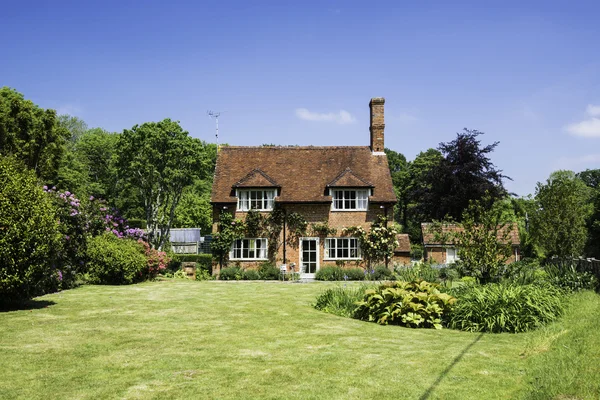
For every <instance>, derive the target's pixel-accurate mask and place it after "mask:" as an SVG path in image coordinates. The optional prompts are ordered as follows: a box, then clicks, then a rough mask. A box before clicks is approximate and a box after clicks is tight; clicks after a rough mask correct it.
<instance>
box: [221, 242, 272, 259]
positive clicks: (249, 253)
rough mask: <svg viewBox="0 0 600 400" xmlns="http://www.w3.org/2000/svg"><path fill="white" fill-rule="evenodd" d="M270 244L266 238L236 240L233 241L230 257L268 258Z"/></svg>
mask: <svg viewBox="0 0 600 400" xmlns="http://www.w3.org/2000/svg"><path fill="white" fill-rule="evenodd" d="M268 245H269V242H268V240H267V239H266V238H243V239H238V240H234V241H233V243H231V250H230V251H229V259H230V260H240V261H261V260H267V259H268V255H267V253H268ZM236 255H237V257H236Z"/></svg>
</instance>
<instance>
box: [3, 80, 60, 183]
mask: <svg viewBox="0 0 600 400" xmlns="http://www.w3.org/2000/svg"><path fill="white" fill-rule="evenodd" d="M70 136H71V134H70V132H69V131H68V130H67V129H66V128H65V127H64V126H62V125H61V124H60V123H59V120H58V118H57V117H56V111H54V110H51V109H48V110H45V109H43V108H40V107H38V106H37V105H35V104H33V102H32V101H30V100H25V98H24V97H23V95H22V94H21V93H19V92H17V91H16V90H14V89H10V88H8V87H3V88H1V89H0V154H2V155H4V156H7V155H13V156H15V157H16V158H17V159H18V160H20V161H22V162H23V164H24V165H25V166H26V167H28V168H30V169H31V170H33V171H34V172H35V174H36V175H37V176H38V177H39V178H41V179H42V180H45V181H52V180H53V179H54V178H55V177H56V174H57V171H58V166H59V163H60V160H61V157H62V156H63V153H64V151H65V142H66V140H67V139H68V138H69V137H70Z"/></svg>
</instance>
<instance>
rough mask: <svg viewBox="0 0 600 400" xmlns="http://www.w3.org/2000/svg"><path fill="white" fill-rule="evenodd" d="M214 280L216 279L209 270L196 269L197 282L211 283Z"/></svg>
mask: <svg viewBox="0 0 600 400" xmlns="http://www.w3.org/2000/svg"><path fill="white" fill-rule="evenodd" d="M196 265H198V264H196ZM212 279H215V278H214V276H212V274H211V273H210V272H209V271H208V270H206V269H204V268H202V267H196V280H197V281H210V280H212Z"/></svg>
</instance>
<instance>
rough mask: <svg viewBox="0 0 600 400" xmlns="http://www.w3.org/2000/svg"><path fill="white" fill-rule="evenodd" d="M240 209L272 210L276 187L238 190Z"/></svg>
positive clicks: (238, 206)
mask: <svg viewBox="0 0 600 400" xmlns="http://www.w3.org/2000/svg"><path fill="white" fill-rule="evenodd" d="M237 198H238V205H237V209H238V211H250V210H257V211H272V210H273V199H274V198H275V189H248V190H242V189H238V190H237Z"/></svg>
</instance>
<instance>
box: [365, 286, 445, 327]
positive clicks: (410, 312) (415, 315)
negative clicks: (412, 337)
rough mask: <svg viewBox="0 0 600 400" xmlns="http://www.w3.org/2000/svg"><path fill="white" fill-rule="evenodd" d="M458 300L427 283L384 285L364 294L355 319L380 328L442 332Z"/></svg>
mask: <svg viewBox="0 0 600 400" xmlns="http://www.w3.org/2000/svg"><path fill="white" fill-rule="evenodd" d="M455 301H456V299H455V298H454V297H452V296H450V295H449V294H446V293H441V292H440V291H439V285H437V284H435V283H429V282H426V281H417V282H393V283H384V284H382V285H380V286H378V287H377V288H375V289H369V290H366V291H365V294H364V297H363V299H362V301H360V302H358V307H357V308H356V313H355V316H356V318H358V319H361V320H364V321H373V322H377V323H378V324H381V325H387V324H393V325H402V326H408V327H411V328H436V329H441V328H442V324H443V322H444V319H445V318H446V317H447V315H448V313H449V312H450V311H451V309H452V305H453V304H454V302H455Z"/></svg>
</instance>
